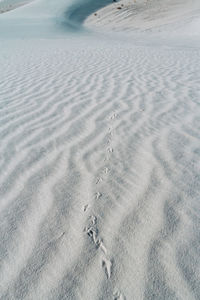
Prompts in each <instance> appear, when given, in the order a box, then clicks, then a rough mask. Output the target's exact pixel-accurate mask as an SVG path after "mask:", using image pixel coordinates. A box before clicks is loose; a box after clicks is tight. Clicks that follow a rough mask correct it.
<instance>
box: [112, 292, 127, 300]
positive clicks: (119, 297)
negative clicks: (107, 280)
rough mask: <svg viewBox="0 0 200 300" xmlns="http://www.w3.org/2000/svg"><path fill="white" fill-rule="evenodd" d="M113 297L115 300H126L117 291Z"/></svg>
mask: <svg viewBox="0 0 200 300" xmlns="http://www.w3.org/2000/svg"><path fill="white" fill-rule="evenodd" d="M113 296H114V300H126V298H125V296H124V295H123V294H122V293H121V292H120V291H116V292H115V293H114V294H113Z"/></svg>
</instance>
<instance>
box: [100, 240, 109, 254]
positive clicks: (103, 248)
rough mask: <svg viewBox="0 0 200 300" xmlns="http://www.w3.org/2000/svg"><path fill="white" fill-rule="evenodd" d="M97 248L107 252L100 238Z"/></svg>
mask: <svg viewBox="0 0 200 300" xmlns="http://www.w3.org/2000/svg"><path fill="white" fill-rule="evenodd" d="M99 248H100V249H101V250H102V251H103V253H104V254H107V249H106V247H105V246H104V243H103V241H102V240H101V242H100V245H99Z"/></svg>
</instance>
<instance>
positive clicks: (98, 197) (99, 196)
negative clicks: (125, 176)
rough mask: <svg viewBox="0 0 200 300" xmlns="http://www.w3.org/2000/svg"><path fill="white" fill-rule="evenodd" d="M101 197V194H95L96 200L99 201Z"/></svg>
mask: <svg viewBox="0 0 200 300" xmlns="http://www.w3.org/2000/svg"><path fill="white" fill-rule="evenodd" d="M101 197H102V194H101V193H100V192H97V193H96V194H95V198H96V200H98V199H100V198H101Z"/></svg>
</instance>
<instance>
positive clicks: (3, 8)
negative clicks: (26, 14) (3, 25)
mask: <svg viewBox="0 0 200 300" xmlns="http://www.w3.org/2000/svg"><path fill="white" fill-rule="evenodd" d="M32 1H33V0H22V1H18V2H16V3H12V2H11V3H10V4H7V3H6V2H0V14H4V13H7V12H9V11H11V10H15V9H16V8H18V7H20V6H24V5H26V4H28V3H30V2H32Z"/></svg>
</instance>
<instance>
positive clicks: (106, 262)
mask: <svg viewBox="0 0 200 300" xmlns="http://www.w3.org/2000/svg"><path fill="white" fill-rule="evenodd" d="M102 268H103V269H104V271H105V273H106V276H107V278H110V277H111V273H112V262H111V261H110V260H109V259H107V258H106V257H104V258H103V259H102Z"/></svg>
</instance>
